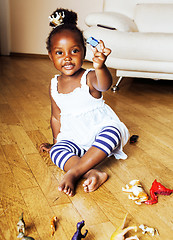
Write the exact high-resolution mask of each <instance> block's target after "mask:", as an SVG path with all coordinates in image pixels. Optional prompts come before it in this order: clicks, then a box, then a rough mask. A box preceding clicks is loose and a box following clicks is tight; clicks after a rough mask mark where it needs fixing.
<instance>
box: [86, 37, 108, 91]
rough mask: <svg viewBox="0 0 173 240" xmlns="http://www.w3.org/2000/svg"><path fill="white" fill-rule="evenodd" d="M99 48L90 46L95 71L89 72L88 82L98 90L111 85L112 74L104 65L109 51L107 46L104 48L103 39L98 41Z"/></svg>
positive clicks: (106, 88)
mask: <svg viewBox="0 0 173 240" xmlns="http://www.w3.org/2000/svg"><path fill="white" fill-rule="evenodd" d="M99 46H100V50H98V48H96V47H95V48H94V47H92V51H93V54H94V57H93V67H94V68H95V72H90V77H89V83H90V84H91V85H92V86H93V87H94V88H95V89H96V90H97V91H100V92H104V91H106V90H108V89H109V88H110V87H111V85H112V76H111V74H110V72H109V70H108V68H107V67H106V65H105V61H106V59H107V57H108V55H109V54H110V53H111V50H110V49H109V48H105V45H104V43H103V41H101V40H100V42H99Z"/></svg>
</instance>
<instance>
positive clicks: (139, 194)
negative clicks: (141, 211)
mask: <svg viewBox="0 0 173 240" xmlns="http://www.w3.org/2000/svg"><path fill="white" fill-rule="evenodd" d="M122 191H124V192H129V193H130V194H129V199H132V200H135V203H136V204H138V205H141V203H142V202H145V201H147V200H148V195H147V193H145V191H144V189H143V187H142V185H141V183H140V181H139V180H132V181H130V183H129V185H128V184H126V188H124V187H122Z"/></svg>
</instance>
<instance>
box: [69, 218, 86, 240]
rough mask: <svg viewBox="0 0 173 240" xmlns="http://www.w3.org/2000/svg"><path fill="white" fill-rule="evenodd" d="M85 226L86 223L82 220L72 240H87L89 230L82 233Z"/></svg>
mask: <svg viewBox="0 0 173 240" xmlns="http://www.w3.org/2000/svg"><path fill="white" fill-rule="evenodd" d="M84 225H85V221H84V220H82V221H81V222H78V223H77V225H76V227H77V231H76V232H75V234H74V235H73V237H72V240H81V239H82V238H85V237H86V235H87V233H88V230H86V231H85V233H84V234H82V233H81V229H82V228H83V226H84Z"/></svg>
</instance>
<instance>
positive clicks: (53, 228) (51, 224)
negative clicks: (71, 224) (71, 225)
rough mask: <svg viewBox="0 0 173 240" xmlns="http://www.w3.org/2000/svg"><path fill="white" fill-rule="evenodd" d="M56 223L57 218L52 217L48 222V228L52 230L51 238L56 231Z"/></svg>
mask: <svg viewBox="0 0 173 240" xmlns="http://www.w3.org/2000/svg"><path fill="white" fill-rule="evenodd" d="M57 221H58V218H57V217H53V218H52V219H51V222H50V227H51V230H52V232H51V236H53V235H54V233H55V231H56V223H57Z"/></svg>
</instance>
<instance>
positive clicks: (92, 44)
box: [87, 37, 99, 47]
mask: <svg viewBox="0 0 173 240" xmlns="http://www.w3.org/2000/svg"><path fill="white" fill-rule="evenodd" d="M87 43H89V44H90V45H91V46H92V47H96V46H97V45H98V44H99V41H98V40H97V39H95V38H93V37H89V38H88V39H87Z"/></svg>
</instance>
